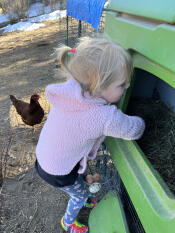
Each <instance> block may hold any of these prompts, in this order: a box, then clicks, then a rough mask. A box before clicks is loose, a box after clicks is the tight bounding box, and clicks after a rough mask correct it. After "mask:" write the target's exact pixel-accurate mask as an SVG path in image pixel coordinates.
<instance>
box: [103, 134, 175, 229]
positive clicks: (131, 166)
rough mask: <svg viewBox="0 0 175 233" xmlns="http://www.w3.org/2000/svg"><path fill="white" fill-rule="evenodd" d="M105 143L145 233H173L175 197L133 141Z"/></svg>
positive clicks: (109, 140)
mask: <svg viewBox="0 0 175 233" xmlns="http://www.w3.org/2000/svg"><path fill="white" fill-rule="evenodd" d="M105 143H106V145H107V147H108V149H109V150H110V153H111V156H112V158H113V161H114V163H115V166H116V167H117V169H118V172H119V174H120V176H121V178H122V181H123V183H124V185H125V187H126V189H127V192H128V194H129V196H130V198H131V200H132V203H133V205H134V207H135V209H136V211H137V214H138V216H139V218H140V220H141V222H142V225H143V227H144V229H145V231H146V233H173V232H175V198H174V196H173V194H172V193H171V192H170V191H169V189H168V187H167V186H166V184H165V183H164V181H163V180H162V178H161V177H160V176H159V174H158V173H157V172H156V171H155V170H154V169H153V168H152V165H151V164H150V163H149V161H148V160H147V159H146V157H145V155H144V154H143V152H142V151H141V149H140V148H139V146H138V145H137V143H136V142H134V141H124V140H122V139H115V138H111V137H107V138H106V140H105Z"/></svg>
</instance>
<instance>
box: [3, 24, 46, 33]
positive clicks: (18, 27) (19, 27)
mask: <svg viewBox="0 0 175 233" xmlns="http://www.w3.org/2000/svg"><path fill="white" fill-rule="evenodd" d="M44 26H45V24H43V23H30V22H18V23H15V24H13V25H11V24H9V25H7V26H6V27H4V28H2V29H3V30H4V31H3V32H4V33H5V32H13V31H16V30H20V31H32V30H35V29H37V28H40V27H44Z"/></svg>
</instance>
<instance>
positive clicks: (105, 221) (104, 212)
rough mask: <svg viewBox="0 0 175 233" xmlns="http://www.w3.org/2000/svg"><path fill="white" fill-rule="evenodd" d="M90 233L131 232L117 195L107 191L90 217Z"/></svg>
mask: <svg viewBox="0 0 175 233" xmlns="http://www.w3.org/2000/svg"><path fill="white" fill-rule="evenodd" d="M89 229H90V233H129V230H128V226H127V223H126V218H125V214H124V211H123V207H122V204H121V201H120V198H119V197H118V196H117V195H114V194H113V193H112V192H111V191H110V192H108V193H107V195H106V196H105V198H103V199H102V200H101V201H100V202H99V203H98V204H97V206H96V207H95V208H94V209H93V210H92V211H91V213H90V217H89Z"/></svg>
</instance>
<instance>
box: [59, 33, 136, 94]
mask: <svg viewBox="0 0 175 233" xmlns="http://www.w3.org/2000/svg"><path fill="white" fill-rule="evenodd" d="M75 50H76V52H75V53H72V54H71V57H70V59H69V61H68V59H67V57H68V53H69V52H71V48H70V47H66V46H64V47H61V48H59V49H57V56H58V59H59V61H60V64H61V66H62V68H63V69H64V70H65V71H66V72H68V73H69V74H70V75H71V76H73V78H74V79H75V80H77V81H78V82H79V83H80V85H81V87H82V89H83V90H84V91H89V92H90V94H91V95H94V94H96V93H98V92H99V91H100V90H103V89H105V88H106V87H108V86H109V85H110V84H111V83H112V82H113V81H114V80H115V79H116V77H117V76H120V77H121V75H122V76H123V77H125V78H129V77H130V75H131V73H132V69H133V67H132V60H131V56H130V55H129V53H128V52H127V51H126V50H125V49H124V48H122V47H121V46H120V45H118V44H116V43H113V42H111V41H108V40H106V39H103V38H90V37H83V38H81V39H80V42H79V43H78V44H77V45H76V46H75Z"/></svg>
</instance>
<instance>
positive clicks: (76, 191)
mask: <svg viewBox="0 0 175 233" xmlns="http://www.w3.org/2000/svg"><path fill="white" fill-rule="evenodd" d="M60 189H61V190H63V191H64V192H66V193H67V194H69V196H70V199H69V202H68V206H67V209H66V212H65V214H64V222H65V223H66V224H69V225H70V224H72V223H73V222H74V221H75V219H76V217H77V215H78V213H79V210H80V209H81V207H82V206H83V205H84V203H85V202H86V201H87V199H88V196H89V193H88V190H87V189H86V188H85V185H84V181H83V177H82V176H79V177H78V178H77V180H76V181H75V184H74V185H71V186H65V187H62V188H60Z"/></svg>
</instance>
